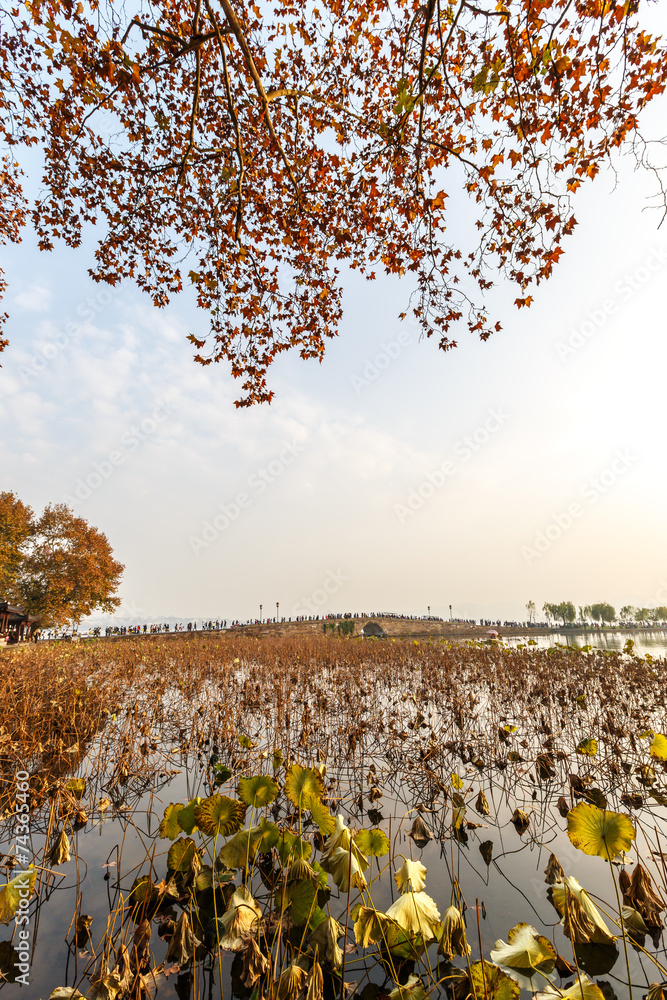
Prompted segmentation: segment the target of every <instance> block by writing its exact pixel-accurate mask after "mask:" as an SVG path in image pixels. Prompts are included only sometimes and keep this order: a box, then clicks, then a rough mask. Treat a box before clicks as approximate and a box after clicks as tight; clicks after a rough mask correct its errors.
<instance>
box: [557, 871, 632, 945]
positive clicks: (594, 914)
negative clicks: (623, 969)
mask: <svg viewBox="0 0 667 1000" xmlns="http://www.w3.org/2000/svg"><path fill="white" fill-rule="evenodd" d="M551 894H552V897H551V898H552V899H553V902H554V906H555V907H556V909H557V910H558V912H559V913H560V915H561V918H562V919H561V924H562V925H563V928H564V930H565V934H566V935H567V936H568V937H570V939H571V940H572V942H573V943H574V944H613V943H614V942H615V940H616V938H615V937H614V935H613V934H612V933H611V931H610V930H609V928H608V927H607V925H606V923H605V922H604V920H603V918H602V914H601V913H600V911H599V910H598V908H597V906H596V905H595V903H593V902H592V900H591V898H590V896H589V895H588V893H587V892H586V890H585V889H584V888H583V887H582V886H581V885H580V884H579V882H578V881H577V879H576V878H575V877H574V876H573V875H566V876H565V878H564V879H563V880H562V882H556V884H555V885H554V886H553V888H552V890H551ZM572 899H574V900H575V902H576V903H577V904H578V907H575V908H574V912H573V908H572V905H571V902H572Z"/></svg>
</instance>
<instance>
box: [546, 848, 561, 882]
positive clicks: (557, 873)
mask: <svg viewBox="0 0 667 1000" xmlns="http://www.w3.org/2000/svg"><path fill="white" fill-rule="evenodd" d="M544 874H545V876H546V877H545V879H544V881H545V882H547V883H548V885H555V883H556V882H560V881H561V880H562V879H564V878H565V871H564V870H563V866H562V865H561V863H560V861H559V860H558V858H557V857H556V855H555V854H551V855H550V857H549V863H548V865H547V867H546V868H545V869H544Z"/></svg>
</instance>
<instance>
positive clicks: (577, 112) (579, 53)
mask: <svg viewBox="0 0 667 1000" xmlns="http://www.w3.org/2000/svg"><path fill="white" fill-rule="evenodd" d="M647 3H648V0H627V2H625V3H618V2H615V0H363V3H362V2H353V0H308V2H305V0H274V2H273V4H267V3H256V2H254V0H138V2H137V3H134V4H121V3H114V2H113V0H88V2H86V3H76V2H75V0H24V2H19V0H16V2H15V5H14V7H13V8H12V7H11V4H10V5H9V7H10V9H8V5H3V12H2V14H1V15H0V16H1V17H2V23H1V25H0V26H1V27H2V43H1V46H2V47H1V51H0V68H1V71H2V75H3V91H2V94H1V95H0V109H1V111H2V129H3V132H4V139H5V141H6V143H7V144H8V148H7V154H6V156H5V159H4V162H3V165H2V168H1V172H2V181H3V204H2V207H1V208H0V232H1V234H2V235H3V236H4V239H5V240H16V239H18V238H19V236H20V231H21V228H22V226H23V225H24V224H25V223H26V222H28V221H30V222H31V223H32V224H33V225H34V226H35V227H36V230H37V232H38V234H39V239H40V246H41V247H42V248H43V249H51V248H52V246H53V244H54V240H56V239H58V238H62V239H64V240H65V242H66V243H67V244H68V245H71V246H76V245H78V243H79V242H80V240H81V237H82V231H83V227H84V226H86V225H87V224H88V223H96V224H98V225H99V226H100V240H99V245H98V249H97V251H96V262H95V266H94V267H93V268H92V269H91V274H92V276H93V277H94V278H95V279H96V280H98V281H106V282H109V283H111V284H115V283H116V282H117V281H119V280H120V279H122V278H125V277H130V278H132V279H134V280H135V281H136V282H137V284H138V285H139V287H140V288H142V289H143V290H145V291H146V292H147V293H149V294H150V295H151V297H152V299H153V301H154V303H155V304H156V305H157V306H163V305H165V304H166V303H167V302H168V301H169V299H170V297H171V296H172V295H173V294H174V293H176V292H178V291H180V290H181V289H182V287H183V286H184V284H189V283H191V284H192V285H193V286H194V289H195V291H196V297H197V302H198V305H199V306H200V307H201V308H202V309H204V310H206V311H207V312H208V314H209V317H210V323H205V324H203V328H202V330H197V331H196V332H195V333H193V334H191V336H190V339H191V341H192V342H193V344H194V345H195V346H196V349H197V352H198V353H197V354H196V360H197V361H199V362H200V363H202V364H209V363H211V362H212V361H220V360H225V361H227V362H228V363H230V364H231V370H232V373H233V375H234V376H235V377H238V378H241V379H242V385H243V393H242V398H241V399H240V400H239V403H238V405H247V404H250V403H252V402H255V401H262V400H268V399H270V398H271V396H272V393H271V391H270V389H269V388H268V386H267V382H266V374H267V369H268V366H269V365H270V363H271V361H272V360H273V358H274V357H275V356H276V355H277V354H279V353H280V352H282V351H286V350H288V349H290V348H296V349H297V350H298V351H299V352H300V354H301V356H302V357H304V358H309V357H322V355H323V353H324V349H325V343H326V340H327V338H328V337H332V336H334V335H335V334H336V330H337V326H338V323H339V320H340V317H341V287H340V284H339V281H338V271H339V268H340V267H341V266H342V265H344V266H349V267H352V268H356V269H359V270H360V271H361V272H363V273H364V274H365V275H367V276H368V277H374V276H375V274H376V273H381V272H382V273H385V274H388V275H404V274H410V275H411V276H412V279H413V285H414V288H415V292H414V296H413V298H412V300H411V302H410V306H409V307H408V305H407V303H406V310H407V309H408V308H411V309H412V310H413V311H414V315H415V317H416V318H417V320H418V322H419V324H420V325H421V327H422V329H423V331H424V332H425V333H426V334H427V335H428V336H431V335H435V336H436V337H437V338H438V341H439V344H440V347H442V348H443V349H444V350H447V349H449V348H451V347H454V346H456V340H455V339H454V337H455V330H456V327H457V326H458V325H459V324H463V326H464V327H465V326H466V325H467V327H468V328H469V329H470V330H471V331H472V332H474V333H476V334H478V335H479V336H480V337H481V338H482V339H486V338H487V337H488V336H489V335H490V334H491V332H493V330H494V329H498V328H499V324H498V323H496V322H494V318H493V317H492V316H490V315H489V313H488V311H487V309H486V307H485V305H484V301H483V296H484V292H486V291H487V290H488V289H490V288H491V287H492V286H493V285H494V283H495V282H496V281H497V280H498V279H499V277H502V278H504V279H509V280H510V281H512V282H515V283H516V286H517V292H518V294H517V298H516V304H517V306H519V307H522V306H528V305H530V302H531V295H530V294H529V292H530V289H531V285H533V284H539V282H540V281H542V280H544V279H546V278H548V277H549V275H550V274H551V272H552V269H553V267H554V265H555V264H556V262H557V261H558V258H559V257H560V255H561V254H562V253H563V247H562V242H563V239H564V237H565V236H567V235H569V234H570V233H571V232H572V230H573V227H574V226H575V217H574V214H573V204H572V202H573V195H574V194H575V192H576V190H577V189H578V188H579V187H580V186H581V184H582V183H583V182H584V181H586V180H588V179H590V178H593V177H594V176H595V175H596V173H597V172H598V171H599V170H600V167H601V165H602V164H603V163H604V162H605V161H606V160H607V159H608V158H609V157H610V155H611V154H612V153H613V151H614V150H615V149H617V148H619V147H622V146H623V145H624V144H632V145H634V147H635V151H636V152H637V154H638V155H639V156H640V157H644V155H645V147H644V146H643V145H641V144H639V146H638V143H639V142H640V140H639V139H638V132H637V124H638V115H639V113H640V112H641V110H642V108H643V107H644V106H645V105H646V104H647V103H648V102H649V101H650V100H652V99H653V98H654V97H655V96H656V95H658V94H661V93H662V92H663V91H664V89H665V82H666V80H667V58H666V55H667V52H666V49H665V46H664V45H662V43H661V42H660V41H659V40H657V39H655V38H653V37H651V36H650V35H649V34H647V33H646V32H645V31H644V30H642V26H641V17H640V15H641V12H642V11H643V10H644V9H645V7H646V4H647ZM26 144H28V145H30V144H33V145H38V146H40V147H41V148H42V149H43V152H44V164H45V167H44V176H43V179H42V181H43V183H42V186H41V194H40V195H39V197H38V198H37V200H36V201H35V202H34V203H28V202H27V201H26V200H25V199H24V196H23V192H22V190H21V186H20V182H21V174H20V161H21V146H22V145H26ZM454 200H456V202H457V205H458V204H460V203H461V202H462V201H463V200H467V201H469V202H470V209H468V208H467V207H466V209H465V211H463V212H462V213H460V214H459V213H458V212H457V215H456V228H457V233H456V234H453V233H452V232H451V229H452V226H451V224H450V220H449V218H448V206H449V205H451V204H452V203H453V202H454ZM471 213H472V214H471ZM468 217H470V230H471V231H470V232H468V233H463V232H462V231H460V230H461V228H462V227H463V225H464V220H466V219H468ZM0 290H1V289H0ZM403 315H405V314H403ZM206 327H208V331H207V329H206Z"/></svg>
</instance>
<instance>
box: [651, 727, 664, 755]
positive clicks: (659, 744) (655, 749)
mask: <svg viewBox="0 0 667 1000" xmlns="http://www.w3.org/2000/svg"><path fill="white" fill-rule="evenodd" d="M651 757H657V758H658V760H667V736H663V735H662V733H656V734H655V736H654V737H653V740H652V742H651Z"/></svg>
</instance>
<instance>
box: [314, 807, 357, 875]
mask: <svg viewBox="0 0 667 1000" xmlns="http://www.w3.org/2000/svg"><path fill="white" fill-rule="evenodd" d="M339 847H340V848H342V849H343V850H344V851H351V852H352V854H353V855H354V857H355V859H356V861H357V863H358V865H359V867H360V869H361V870H362V871H363V872H365V871H366V869H367V868H368V859H367V858H366V857H365V856H364V854H362V852H361V850H360V849H359V847H358V846H357V844H356V843H355V841H354V840H353V839H352V834H351V831H350V828H349V827H348V826H347V825H346V824H345V820H344V819H343V817H342V816H336V826H335V829H334V831H333V833H332V834H331V835H330V836H329V837H327V839H326V840H325V842H324V850H323V852H322V859H321V863H322V867H323V868H324V870H325V871H329V870H330V869H329V868H327V862H328V860H329V858H330V857H331V855H332V854H333V853H334V851H336V850H337V849H338V848H339Z"/></svg>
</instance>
